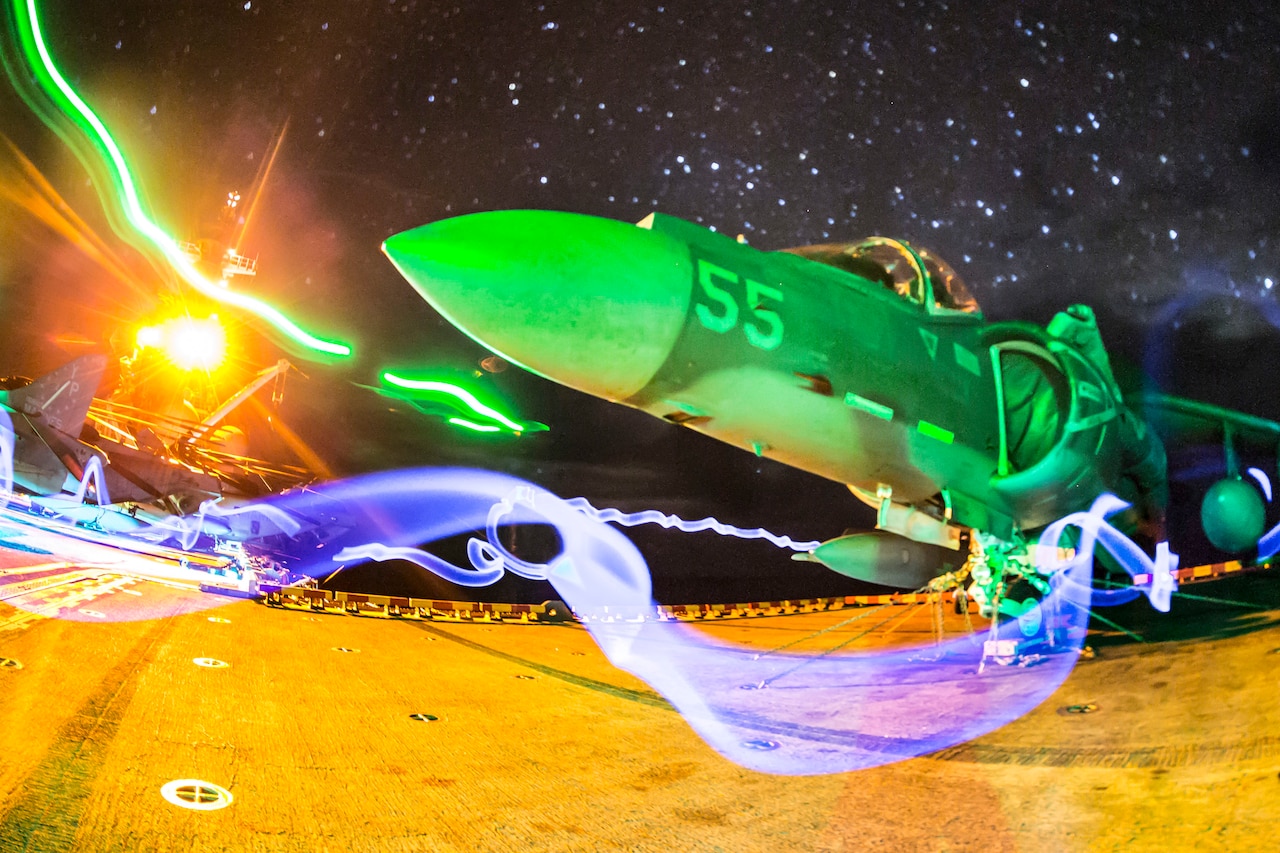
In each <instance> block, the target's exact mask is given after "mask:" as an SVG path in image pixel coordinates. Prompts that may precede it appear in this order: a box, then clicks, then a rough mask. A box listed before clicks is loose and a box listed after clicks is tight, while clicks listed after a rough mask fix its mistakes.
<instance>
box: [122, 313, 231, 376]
mask: <svg viewBox="0 0 1280 853" xmlns="http://www.w3.org/2000/svg"><path fill="white" fill-rule="evenodd" d="M135 340H136V341H137V343H138V348H139V349H145V348H147V347H154V348H155V349H159V350H161V351H162V352H164V354H165V356H167V357H168V359H169V361H171V362H173V364H174V366H175V367H178V368H181V369H182V370H203V371H206V372H212V371H214V370H217V369H218V368H219V367H221V366H222V362H223V361H225V360H226V358H227V333H226V332H225V331H224V330H223V328H222V324H221V323H220V322H218V315H217V314H211V315H209V316H208V317H206V318H204V319H203V320H198V319H196V318H194V317H177V318H174V319H172V320H166V321H164V322H163V323H161V324H160V325H158V326H143V327H142V328H140V329H138V333H137V336H136V338H135Z"/></svg>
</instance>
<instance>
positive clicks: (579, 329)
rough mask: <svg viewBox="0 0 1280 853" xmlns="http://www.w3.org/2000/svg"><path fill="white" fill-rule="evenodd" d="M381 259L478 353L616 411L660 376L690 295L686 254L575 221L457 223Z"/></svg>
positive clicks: (397, 240) (390, 243)
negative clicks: (601, 400) (608, 403)
mask: <svg viewBox="0 0 1280 853" xmlns="http://www.w3.org/2000/svg"><path fill="white" fill-rule="evenodd" d="M382 250H383V251H384V252H385V253H386V255H387V257H388V258H390V259H391V262H392V263H393V264H395V266H396V268H397V269H398V270H399V271H400V273H401V274H402V275H403V276H404V277H405V278H406V279H408V280H409V282H410V283H411V284H412V285H413V286H414V287H415V288H416V289H417V290H418V292H419V293H421V294H422V295H423V297H425V298H426V300H427V301H428V302H430V303H431V305H432V306H433V307H435V309H436V310H437V311H439V312H440V313H441V314H443V315H444V317H445V319H447V320H448V321H449V322H451V323H453V324H454V325H455V326H457V327H458V328H459V329H461V330H462V331H463V332H465V333H466V334H467V335H469V336H470V337H471V338H473V339H474V340H476V341H477V342H479V343H480V344H481V345H483V346H485V347H487V348H488V349H491V350H493V351H494V352H496V353H498V354H499V355H501V356H502V357H503V358H506V359H508V360H509V361H513V362H515V363H516V364H519V365H520V366H522V367H524V368H526V369H528V370H531V371H533V372H535V373H538V374H540V375H542V376H545V377H546V378H548V379H552V380H554V381H556V382H560V383H563V384H565V385H569V386H571V387H574V388H577V389H579V390H582V391H586V392H588V393H591V394H595V395H598V396H602V397H606V398H608V399H611V400H623V399H626V398H627V397H630V396H631V395H632V394H635V393H636V392H637V391H639V390H640V389H641V388H643V387H644V386H645V385H646V384H648V382H649V380H650V379H652V378H653V375H654V374H655V373H656V372H657V371H658V369H659V368H660V367H661V366H662V364H663V362H664V361H665V360H666V358H667V355H668V353H669V352H670V351H671V348H672V346H673V345H674V344H675V341H676V337H677V336H678V335H679V333H680V330H681V329H682V328H683V326H684V321H685V315H686V312H687V309H688V305H689V300H690V297H691V291H692V281H693V280H692V272H691V263H690V260H689V251H688V248H687V247H686V246H685V245H684V244H683V243H680V242H678V241H676V240H674V239H672V238H671V237H668V236H666V235H663V234H659V233H655V232H653V231H649V230H647V229H645V228H642V227H639V226H636V225H631V224H629V223H626V222H618V221H616V220H612V219H602V218H599V217H594V216H584V215H581V214H574V213H557V212H552V211H529V210H508V211H495V212H491V213H477V214H471V215H469V216H460V217H457V218H455V219H446V220H443V221H440V222H435V223H432V224H430V225H424V226H422V227H420V228H415V229H413V230H411V231H405V232H404V233H402V234H397V235H395V236H393V237H390V238H389V239H387V241H386V242H385V243H383V246H382Z"/></svg>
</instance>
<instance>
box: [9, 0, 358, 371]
mask: <svg viewBox="0 0 1280 853" xmlns="http://www.w3.org/2000/svg"><path fill="white" fill-rule="evenodd" d="M14 11H15V13H16V14H17V17H18V23H19V26H20V27H21V25H23V24H25V25H26V26H27V27H28V28H29V29H28V30H27V31H25V32H22V33H21V34H20V37H19V40H20V42H21V44H22V48H23V51H24V52H25V53H26V56H27V62H28V63H29V64H30V66H31V69H32V71H33V72H34V73H35V76H36V79H37V80H38V81H39V82H40V84H41V85H42V87H43V88H44V89H45V91H46V93H48V95H49V96H50V98H52V100H53V101H54V102H55V103H58V104H59V105H60V106H61V107H63V110H64V112H67V114H68V115H69V116H70V117H71V118H72V119H73V120H75V121H76V123H77V124H79V125H80V127H81V129H82V130H84V131H85V132H86V133H87V134H88V135H89V136H90V139H91V140H93V141H95V142H96V143H97V144H98V146H99V147H100V148H101V150H102V152H103V153H104V154H105V155H106V159H107V162H108V164H109V166H110V169H111V172H112V178H113V179H114V180H115V182H116V187H117V190H118V196H119V200H120V204H121V207H122V208H123V210H124V215H125V218H126V219H127V220H128V221H129V224H130V225H131V226H132V227H133V228H134V229H135V230H137V232H138V233H139V234H141V235H142V236H143V237H144V238H146V240H147V241H148V242H149V243H151V245H152V246H154V247H155V249H156V250H157V251H159V252H160V254H161V255H163V256H164V258H165V260H166V261H168V263H169V264H170V265H171V266H172V267H173V268H174V269H175V270H176V271H177V272H178V274H179V275H180V276H182V278H183V280H185V281H186V282H187V283H188V284H189V285H191V286H192V287H193V288H195V289H196V290H197V291H199V292H200V293H201V294H203V295H205V296H207V297H209V298H210V299H214V300H216V301H218V302H221V303H223V304H226V305H231V306H233V307H235V308H239V309H241V310H243V311H247V312H249V313H250V314H253V315H255V316H257V317H259V318H261V319H262V320H264V321H266V322H267V323H268V324H270V325H271V326H272V327H274V328H275V329H276V330H278V331H279V332H280V333H282V334H284V335H285V336H287V337H288V338H290V339H291V340H293V341H294V342H295V343H297V344H299V345H301V346H303V347H306V348H307V349H311V350H315V351H317V352H322V353H327V354H329V355H338V356H348V355H351V347H350V346H348V345H346V344H343V343H338V342H335V341H327V340H323V339H321V338H317V337H315V336H314V335H311V334H309V333H308V332H306V331H304V330H303V329H302V328H301V327H299V326H298V325H296V324H295V323H294V322H293V321H292V320H290V319H289V318H288V317H286V316H284V315H283V314H281V313H280V312H279V311H277V310H276V309H275V308H272V307H271V306H270V305H267V304H266V303H265V302H261V301H260V300H257V299H254V298H253V297H251V296H248V295H245V294H243V293H235V292H234V291H231V290H228V289H227V288H225V287H223V286H220V285H218V284H215V283H213V282H211V281H209V280H208V279H206V278H205V277H204V276H203V275H201V274H200V272H199V271H198V270H197V269H196V268H195V267H194V266H193V265H192V264H191V262H190V261H189V260H188V259H187V257H186V256H185V255H184V254H183V253H182V251H181V250H180V249H179V248H178V245H177V242H176V241H175V240H174V239H173V238H172V237H170V236H169V235H168V234H167V233H165V231H164V229H162V228H161V227H160V226H159V225H157V224H156V223H155V222H154V221H152V220H151V219H150V218H149V217H148V216H147V214H146V211H145V210H144V209H143V207H142V202H141V201H140V200H139V198H138V191H137V187H136V186H135V184H134V180H133V176H132V175H131V174H130V172H129V168H128V166H127V165H126V164H125V160H124V155H123V154H122V153H121V151H120V148H119V146H118V145H116V142H115V139H113V138H112V136H111V134H110V132H109V131H108V130H107V128H106V125H104V124H103V123H102V121H101V119H99V118H98V116H97V115H95V114H94V112H93V110H91V109H90V108H89V105H88V104H86V103H85V102H84V101H83V100H82V99H81V98H80V96H79V95H77V94H76V92H75V90H74V89H72V88H71V86H70V85H69V84H68V83H67V81H66V80H65V79H64V78H63V76H62V74H61V73H60V72H59V71H58V69H57V67H56V66H55V65H54V63H53V58H52V57H51V56H50V55H49V50H48V48H47V47H46V46H45V43H44V35H43V34H42V32H41V29H40V21H39V18H38V16H37V14H36V4H35V0H25V3H24V2H23V0H15V3H14ZM24 15H25V17H24ZM67 107H69V108H70V109H69V110H68V109H67Z"/></svg>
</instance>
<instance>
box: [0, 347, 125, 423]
mask: <svg viewBox="0 0 1280 853" xmlns="http://www.w3.org/2000/svg"><path fill="white" fill-rule="evenodd" d="M106 369H107V357H106V356H105V355H101V354H90V355H83V356H81V357H80V358H77V359H76V360H75V361H73V362H71V363H70V364H66V365H63V366H62V367H60V368H58V369H57V370H55V371H53V372H52V373H50V374H47V375H45V376H42V377H40V378H39V379H37V380H36V381H34V382H32V383H31V384H30V385H24V386H23V387H21V388H15V389H13V390H12V391H10V392H9V402H8V405H9V407H10V408H11V409H14V410H15V411H18V412H21V413H23V414H24V415H26V416H27V417H29V418H38V421H37V422H38V423H42V424H45V425H48V426H51V427H53V428H54V429H56V430H59V431H60V432H64V433H66V434H68V435H71V436H73V437H77V438H78V437H79V435H80V428H81V426H82V425H83V424H84V421H85V418H87V417H88V416H89V406H90V404H92V403H93V395H94V394H96V393H97V391H98V385H99V383H100V382H101V381H102V374H103V373H104V372H105V371H106Z"/></svg>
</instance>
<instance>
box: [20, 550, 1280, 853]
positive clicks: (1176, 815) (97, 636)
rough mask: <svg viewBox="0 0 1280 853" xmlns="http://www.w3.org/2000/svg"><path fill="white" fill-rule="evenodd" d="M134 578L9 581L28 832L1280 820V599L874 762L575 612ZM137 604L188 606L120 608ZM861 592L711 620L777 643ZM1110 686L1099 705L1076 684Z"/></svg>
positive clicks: (1011, 841)
mask: <svg viewBox="0 0 1280 853" xmlns="http://www.w3.org/2000/svg"><path fill="white" fill-rule="evenodd" d="M10 554H12V552H10ZM27 559H29V560H32V561H35V560H39V559H49V558H41V557H32V556H28V558H27ZM0 580H3V579H2V578H0ZM114 581H118V578H117V579H113V578H112V577H111V576H109V575H104V576H100V577H97V578H91V579H87V580H85V581H81V582H77V584H76V585H73V586H71V587H58V588H52V589H49V590H46V591H44V592H39V593H33V595H32V596H31V597H28V598H24V599H22V601H21V603H22V604H24V606H27V607H30V606H33V603H36V600H37V599H39V600H46V599H47V600H50V601H54V602H55V603H56V602H57V601H62V600H65V601H67V602H70V604H68V606H67V607H68V610H67V612H68V613H69V614H70V615H74V617H75V618H76V619H78V620H82V621H70V620H68V619H59V618H38V619H34V620H25V621H19V622H17V623H14V627H12V628H11V629H10V630H2V629H3V628H4V626H5V625H6V624H10V623H12V622H13V620H14V617H17V616H19V615H20V614H21V612H22V611H16V610H14V609H13V608H12V607H9V606H7V605H0V657H7V658H12V659H15V660H18V661H20V662H21V664H22V668H21V669H17V668H0V850H3V851H5V853H9V852H10V851H23V850H31V851H61V850H75V851H133V850H147V851H223V850H225V851H245V850H248V851H256V850H261V851H335V852H336V851H455V850H456V851H473V850H481V851H506V850H510V851H523V850H548V851H554V850H582V851H587V850H592V851H594V850H641V851H672V850H692V851H703V850H706V851H710V850H724V851H744V850H763V851H786V850H797V851H802V850H827V851H838V850H848V851H853V850H859V851H861V850H877V851H879V850H883V851H916V850H920V851H944V850H945V851H963V850H972V851H984V853H987V851H1013V850H1019V851H1042V850H1046V851H1058V850H1062V851H1073V850H1097V851H1109V850H1127V851H1143V850H1151V851H1156V850H1160V851H1164V850H1170V849H1178V850H1183V849H1186V850H1223V851H1247V850H1275V849H1276V845H1277V841H1276V836H1275V827H1276V825H1277V820H1278V819H1280V776H1278V775H1277V774H1278V772H1280V675H1278V672H1280V652H1277V650H1280V622H1278V621H1277V619H1278V617H1280V611H1254V612H1248V611H1245V612H1243V613H1242V615H1241V616H1240V617H1239V618H1236V617H1222V616H1221V615H1220V614H1216V615H1215V612H1213V611H1210V613H1209V615H1207V616H1204V615H1202V616H1201V617H1197V618H1202V619H1209V620H1212V619H1219V620H1224V619H1225V622H1224V624H1226V625H1227V626H1228V627H1227V628H1226V629H1222V626H1221V625H1219V626H1218V628H1217V629H1214V630H1209V629H1208V628H1206V630H1204V631H1201V632H1199V633H1198V635H1197V634H1196V632H1195V631H1190V634H1192V635H1194V636H1190V638H1189V639H1185V640H1179V641H1170V642H1153V643H1148V644H1133V643H1129V644H1122V645H1114V644H1113V645H1109V644H1107V638H1105V637H1102V638H1098V640H1099V642H1098V646H1099V653H1098V656H1097V657H1096V658H1094V659H1091V660H1082V661H1081V662H1080V664H1079V665H1078V666H1077V667H1076V670H1075V672H1074V673H1073V674H1072V676H1071V677H1070V678H1069V679H1068V681H1067V683H1066V684H1065V685H1064V686H1063V687H1062V688H1061V689H1060V690H1059V691H1058V693H1057V694H1056V695H1055V696H1053V697H1052V698H1051V699H1050V701H1049V702H1047V703H1045V704H1044V705H1043V706H1041V707H1040V708H1038V709H1036V710H1035V711H1034V712H1033V713H1031V714H1030V715H1028V716H1027V717H1024V718H1023V719H1021V720H1018V721H1016V722H1014V723H1013V724H1011V725H1009V726H1007V727H1005V728H1003V729H1000V730H998V731H996V732H993V733H991V734H990V735H987V736H986V737H983V738H981V739H979V740H977V741H974V742H971V743H968V744H964V745H961V746H958V747H955V748H953V749H950V750H946V751H945V752H943V753H939V754H936V755H933V756H929V757H925V758H920V759H915V760H911V761H905V762H901V763H898V764H894V765H889V766H886V767H882V768H878V769H873V770H866V771H861V772H857V773H849V774H843V775H837V776H820V777H774V776H766V775H762V774H758V773H754V772H752V771H748V770H744V769H742V768H740V767H738V766H736V765H734V764H731V763H729V762H728V761H726V760H724V759H722V758H720V757H719V756H718V755H716V754H715V753H714V752H712V751H711V750H710V749H709V748H708V747H707V746H705V745H704V744H703V743H702V741H701V740H700V739H698V738H697V737H696V736H695V735H694V733H693V732H692V730H690V728H689V727H688V726H687V725H686V724H685V723H684V722H683V721H682V719H681V718H680V716H679V715H678V714H676V713H675V712H674V711H672V710H671V708H670V706H669V705H667V703H666V702H665V701H664V700H663V699H662V698H661V697H660V696H658V695H657V694H655V693H654V692H653V691H652V690H651V689H649V688H648V686H647V685H645V684H643V683H642V682H639V681H637V680H636V679H634V678H632V677H630V676H628V675H626V674H625V673H623V672H621V671H619V670H617V669H615V668H613V667H612V666H610V665H609V663H608V662H607V661H606V660H605V658H604V656H603V655H602V654H601V653H600V652H599V650H598V649H597V648H596V646H595V644H594V643H593V641H592V640H591V638H590V636H589V635H588V634H587V633H586V631H585V630H584V629H583V628H582V627H580V626H577V625H573V624H567V625H502V624H496V625H484V624H462V623H439V622H416V621H408V620H405V621H397V620H391V619H377V618H363V617H355V616H343V615H337V614H325V615H316V614H310V613H307V612H305V611H301V610H285V609H277V608H269V607H266V606H264V605H262V604H260V603H255V602H245V601H235V602H230V603H228V604H226V605H224V606H222V607H220V608H218V609H216V610H202V611H201V612H197V613H185V614H184V613H183V610H184V608H186V607H188V606H189V604H190V603H192V600H194V599H200V601H201V603H205V602H206V601H207V596H203V595H202V594H201V593H198V592H195V591H191V590H184V589H181V588H178V587H175V586H170V585H162V584H158V583H152V582H147V581H139V582H133V583H126V584H120V583H118V582H114ZM113 582H114V585H113ZM94 585H97V587H99V588H101V589H102V590H103V591H102V593H101V594H99V595H97V596H96V597H94V596H93V593H94V588H93V587H94ZM1272 586H1274V584H1272ZM107 589H110V590H111V591H110V592H107V591H106V590H107ZM126 590H129V592H126ZM1255 592H1256V590H1255ZM135 593H141V595H137V594H135ZM41 596H44V597H45V599H41V598H40V597H41ZM59 596H61V597H62V598H60V599H59V598H58V597H59ZM1255 597H1257V596H1255ZM1262 598H1263V599H1264V600H1265V599H1268V598H1274V592H1273V591H1271V590H1270V589H1269V588H1268V589H1264V594H1263V595H1262ZM143 608H145V610H146V612H148V613H158V614H166V613H167V614H178V615H160V616H157V617H156V618H151V619H146V620H141V621H111V619H112V617H114V616H117V615H119V614H122V613H126V612H139V610H140V609H143ZM85 609H89V610H92V611H95V612H98V613H102V614H104V616H105V618H100V617H94V616H89V617H86V616H84V615H83V613H82V612H81V611H82V610H85ZM211 616H213V617H215V618H221V619H226V620H230V621H229V622H218V621H210V617H211ZM844 618H848V614H847V613H820V614H810V615H804V616H789V617H777V618H770V619H758V620H743V621H725V622H721V623H713V624H710V625H706V626H702V627H701V628H700V629H701V630H705V631H707V632H708V633H710V634H713V635H716V636H719V637H722V638H725V639H730V640H735V641H742V642H750V643H752V644H757V645H761V646H766V647H773V646H779V645H782V644H783V643H785V642H790V641H792V640H794V639H798V638H801V637H805V636H807V635H810V634H812V633H813V632H815V631H816V630H818V629H820V628H823V627H826V626H828V625H830V624H833V623H834V622H836V621H839V620H840V619H844ZM929 620H930V615H929V613H928V612H927V611H926V610H925V609H923V608H922V609H921V610H920V611H919V612H918V613H917V614H915V615H913V616H911V617H909V618H908V619H907V621H905V622H904V623H903V624H902V625H901V627H899V628H898V630H899V631H901V632H903V633H904V634H906V635H907V636H908V637H910V636H914V637H915V638H916V639H918V640H920V641H922V642H927V641H928V638H929V636H930V634H929V632H930V621H929ZM335 648H344V649H349V650H350V651H335ZM200 657H209V658H214V659H217V660H222V661H225V662H227V663H229V664H231V666H230V667H228V668H223V669H210V668H202V667H198V666H196V665H194V664H193V662H192V661H193V659H194V658H200ZM1086 703H1093V704H1095V705H1096V706H1097V710H1096V711H1095V712H1094V713H1091V714H1087V715H1075V714H1063V713H1061V712H1060V709H1061V708H1063V707H1064V706H1068V705H1078V704H1086ZM414 714H428V715H432V716H435V717H437V718H438V719H437V720H435V721H425V720H416V719H414V718H413V717H412V716H411V715H414ZM185 778H195V779H202V780H206V781H209V782H213V783H215V784H217V785H221V786H223V787H225V788H227V789H229V790H230V791H231V792H232V794H233V795H234V797H235V801H234V802H233V803H232V805H231V806H229V807H228V808H225V809H222V810H220V811H213V812H205V813H199V812H191V811H186V810H182V809H179V808H177V807H175V806H172V805H170V804H168V803H166V802H165V801H164V800H162V799H161V796H160V787H161V786H162V785H163V784H165V783H166V782H168V781H170V780H173V779H185Z"/></svg>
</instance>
